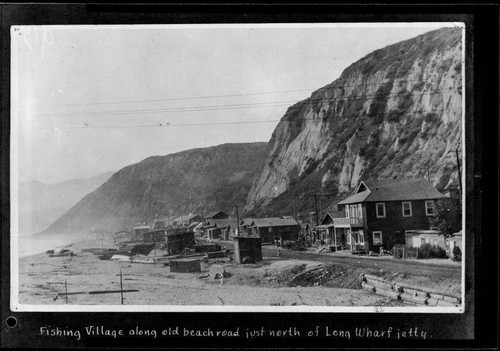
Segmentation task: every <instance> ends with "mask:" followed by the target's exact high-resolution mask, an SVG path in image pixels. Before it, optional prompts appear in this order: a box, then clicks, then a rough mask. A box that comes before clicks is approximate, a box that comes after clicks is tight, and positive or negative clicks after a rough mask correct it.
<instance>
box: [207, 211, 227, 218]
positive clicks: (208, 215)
mask: <svg viewBox="0 0 500 351" xmlns="http://www.w3.org/2000/svg"><path fill="white" fill-rule="evenodd" d="M219 213H222V214H224V215H226V216H227V214H226V213H225V212H222V211H214V212H210V213H209V214H207V215H206V216H203V218H212V217H215V216H216V215H218V214H219Z"/></svg>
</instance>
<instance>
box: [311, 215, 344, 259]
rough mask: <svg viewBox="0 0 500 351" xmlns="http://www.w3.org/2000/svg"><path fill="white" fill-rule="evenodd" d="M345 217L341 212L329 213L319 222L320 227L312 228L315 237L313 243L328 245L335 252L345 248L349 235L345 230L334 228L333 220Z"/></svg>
mask: <svg viewBox="0 0 500 351" xmlns="http://www.w3.org/2000/svg"><path fill="white" fill-rule="evenodd" d="M343 217H345V213H344V212H342V211H330V212H328V213H327V214H326V215H325V217H323V219H322V220H321V223H320V225H318V226H316V227H314V228H315V229H316V230H315V233H316V236H315V238H314V239H315V241H316V242H317V243H318V242H319V243H323V244H326V245H330V247H333V248H335V250H339V249H344V248H346V247H347V242H348V236H349V233H348V231H347V229H346V228H336V227H335V219H338V218H343Z"/></svg>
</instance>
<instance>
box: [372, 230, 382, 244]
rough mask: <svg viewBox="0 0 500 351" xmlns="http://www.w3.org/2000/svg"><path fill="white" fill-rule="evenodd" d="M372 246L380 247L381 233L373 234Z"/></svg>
mask: <svg viewBox="0 0 500 351" xmlns="http://www.w3.org/2000/svg"><path fill="white" fill-rule="evenodd" d="M373 245H382V232H373Z"/></svg>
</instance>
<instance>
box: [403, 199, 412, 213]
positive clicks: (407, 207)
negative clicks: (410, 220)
mask: <svg viewBox="0 0 500 351" xmlns="http://www.w3.org/2000/svg"><path fill="white" fill-rule="evenodd" d="M403 217H411V202H403Z"/></svg>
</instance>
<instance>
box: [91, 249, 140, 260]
mask: <svg viewBox="0 0 500 351" xmlns="http://www.w3.org/2000/svg"><path fill="white" fill-rule="evenodd" d="M115 255H119V256H127V257H130V256H132V254H131V253H130V251H129V250H117V251H110V252H106V253H102V254H100V255H96V256H97V258H99V259H100V260H110V259H111V258H112V257H113V256H115Z"/></svg>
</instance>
